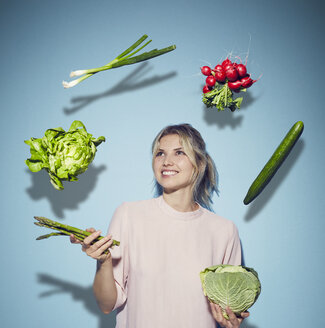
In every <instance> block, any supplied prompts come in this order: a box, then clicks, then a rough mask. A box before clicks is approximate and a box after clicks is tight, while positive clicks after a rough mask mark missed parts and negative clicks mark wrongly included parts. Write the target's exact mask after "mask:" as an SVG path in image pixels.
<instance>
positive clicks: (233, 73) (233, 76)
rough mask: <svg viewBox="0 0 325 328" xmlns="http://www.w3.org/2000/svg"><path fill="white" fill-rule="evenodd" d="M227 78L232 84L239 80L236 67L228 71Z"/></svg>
mask: <svg viewBox="0 0 325 328" xmlns="http://www.w3.org/2000/svg"><path fill="white" fill-rule="evenodd" d="M226 77H227V79H228V80H229V81H230V82H234V81H236V80H237V79H238V72H237V70H236V68H235V67H232V68H229V69H228V70H226Z"/></svg>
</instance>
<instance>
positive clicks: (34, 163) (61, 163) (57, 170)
mask: <svg viewBox="0 0 325 328" xmlns="http://www.w3.org/2000/svg"><path fill="white" fill-rule="evenodd" d="M103 141H105V138H104V137H99V138H97V139H95V138H93V137H92V135H91V134H90V133H88V132H87V130H86V128H85V126H84V125H83V123H82V122H80V121H74V122H73V123H72V124H71V126H70V129H69V131H67V132H66V131H64V130H63V129H62V128H56V129H48V130H46V131H45V136H44V137H43V138H39V139H36V138H30V139H29V140H25V143H26V144H27V145H29V146H30V153H31V158H29V159H27V160H26V161H25V163H26V165H27V166H28V168H29V169H30V170H31V171H32V172H38V171H40V170H42V169H45V170H46V171H47V172H48V173H49V175H50V178H51V183H52V185H53V187H54V188H55V189H58V190H61V189H63V184H62V181H77V180H78V178H77V175H79V174H81V173H83V172H85V171H86V170H87V168H88V165H89V164H90V163H91V162H92V161H93V159H94V158H95V154H96V151H97V148H96V147H97V146H98V145H100V144H101V143H102V142H103Z"/></svg>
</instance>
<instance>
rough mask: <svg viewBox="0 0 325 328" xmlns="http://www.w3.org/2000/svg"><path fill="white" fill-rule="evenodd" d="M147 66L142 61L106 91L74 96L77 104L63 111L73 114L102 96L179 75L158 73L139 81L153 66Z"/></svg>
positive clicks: (143, 86)
mask: <svg viewBox="0 0 325 328" xmlns="http://www.w3.org/2000/svg"><path fill="white" fill-rule="evenodd" d="M147 66H148V63H146V62H145V63H142V64H141V65H139V67H137V68H136V69H135V70H133V71H132V72H131V73H130V74H129V75H127V76H126V77H125V78H124V79H123V80H121V81H120V82H118V83H117V84H116V85H115V86H113V87H112V88H110V89H108V90H106V91H104V92H101V93H97V94H94V95H89V96H80V97H75V98H72V99H71V103H73V104H75V105H74V106H73V107H71V108H64V109H63V111H64V112H65V114H73V113H75V112H77V111H78V110H80V109H82V108H83V107H86V106H87V105H89V104H91V103H93V102H94V101H96V100H99V99H101V98H105V97H108V96H114V95H117V94H120V93H123V92H128V91H134V90H138V89H141V88H145V87H149V86H152V85H155V84H157V83H160V82H163V81H165V80H168V79H170V78H172V77H174V76H176V75H177V74H176V72H170V73H167V74H164V75H158V76H157V75H156V76H153V77H151V78H147V79H144V80H142V81H139V80H140V79H141V78H142V77H143V76H144V75H145V74H147V72H149V71H150V70H151V68H150V67H147Z"/></svg>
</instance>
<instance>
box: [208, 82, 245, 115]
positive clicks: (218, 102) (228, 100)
mask: <svg viewBox="0 0 325 328" xmlns="http://www.w3.org/2000/svg"><path fill="white" fill-rule="evenodd" d="M241 91H246V89H242V90H241ZM202 101H203V102H204V103H205V105H206V106H207V107H214V106H215V107H217V108H218V111H221V110H225V108H229V109H230V110H231V111H232V112H233V111H235V110H236V109H237V108H238V109H239V108H240V105H241V103H242V101H243V97H238V98H235V99H234V98H233V93H232V91H231V90H230V89H229V87H228V83H218V82H216V84H215V88H214V89H213V90H211V91H210V92H207V93H204V94H203V98H202Z"/></svg>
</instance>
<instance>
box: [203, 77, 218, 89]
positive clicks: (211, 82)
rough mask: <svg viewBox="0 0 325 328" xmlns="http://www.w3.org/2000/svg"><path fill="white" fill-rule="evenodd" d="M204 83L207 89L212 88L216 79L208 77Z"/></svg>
mask: <svg viewBox="0 0 325 328" xmlns="http://www.w3.org/2000/svg"><path fill="white" fill-rule="evenodd" d="M205 82H206V84H207V85H208V86H209V87H214V85H215V84H216V79H215V77H214V76H213V75H210V76H208V77H207V78H206V79H205Z"/></svg>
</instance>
